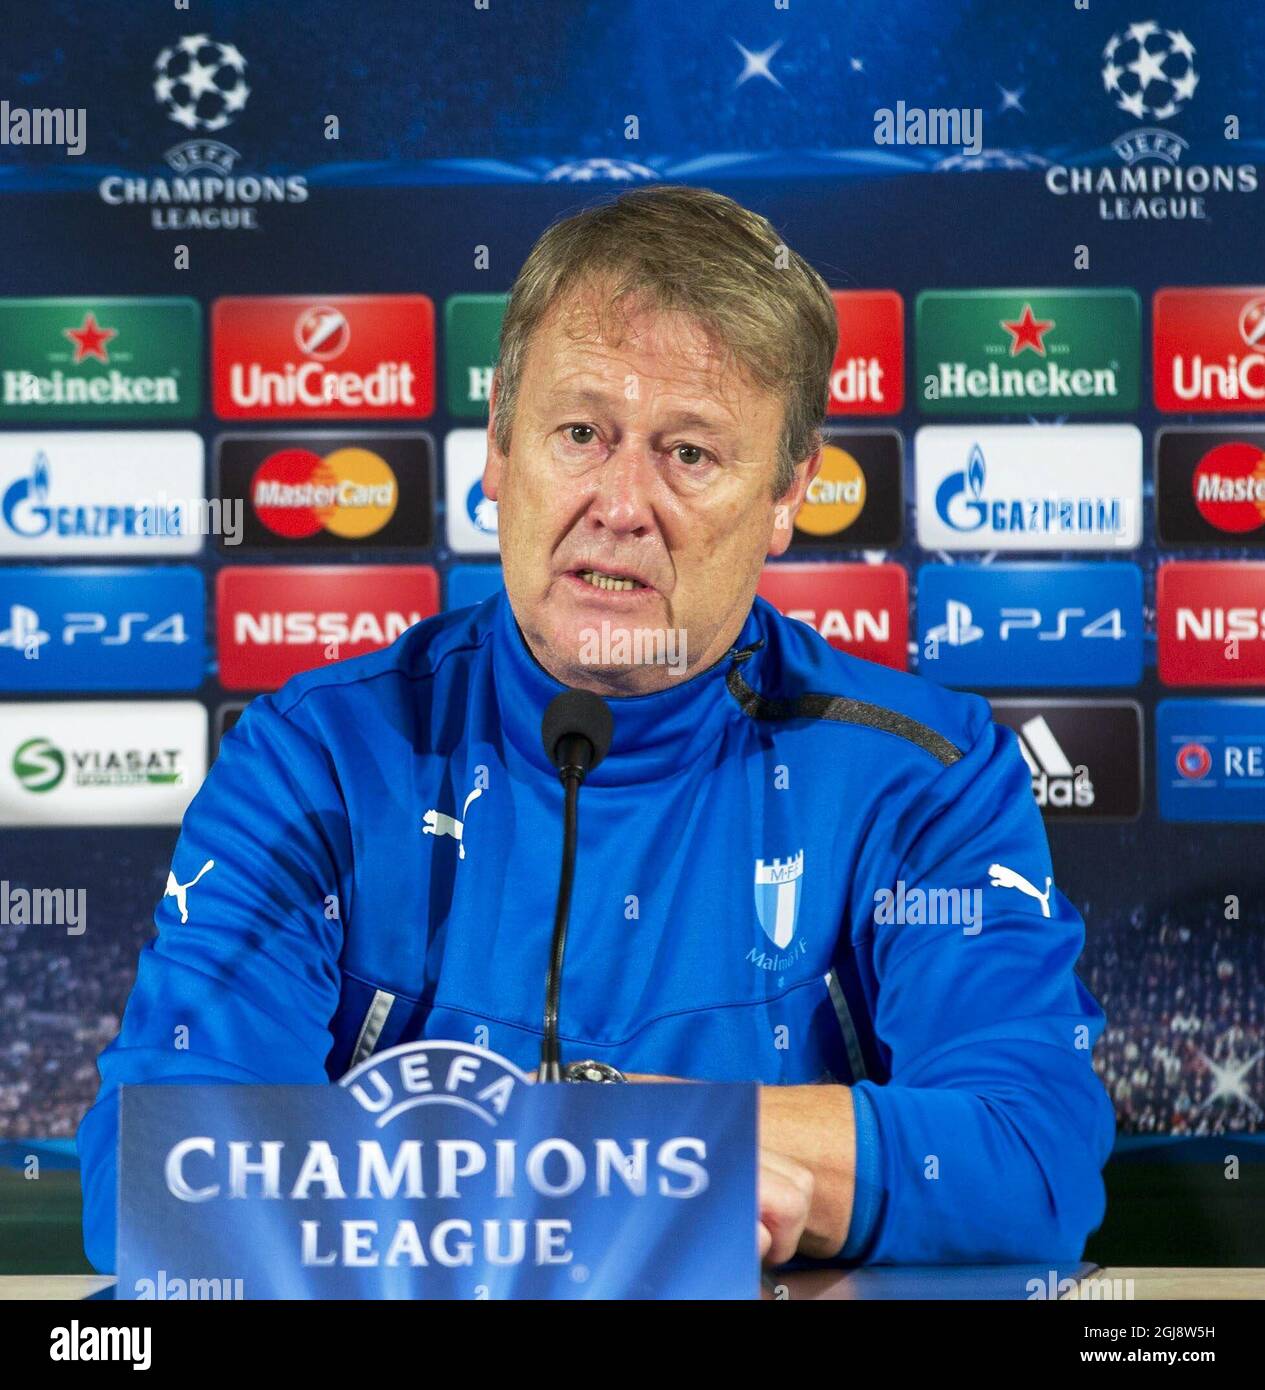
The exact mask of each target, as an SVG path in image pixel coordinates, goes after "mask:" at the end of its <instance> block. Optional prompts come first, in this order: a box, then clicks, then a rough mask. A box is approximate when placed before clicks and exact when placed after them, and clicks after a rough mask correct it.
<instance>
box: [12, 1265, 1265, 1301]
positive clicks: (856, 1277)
mask: <svg viewBox="0 0 1265 1390" xmlns="http://www.w3.org/2000/svg"><path fill="white" fill-rule="evenodd" d="M1078 1273H1079V1279H1078V1281H1077V1282H1076V1285H1075V1287H1074V1288H1073V1289H1071V1290H1070V1291H1069V1290H1067V1289H1064V1290H1063V1291H1062V1293H1061V1294H1059V1295H1058V1296H1060V1297H1062V1298H1065V1299H1077V1298H1095V1297H1102V1296H1103V1293H1104V1292H1105V1290H1104V1289H1103V1287H1102V1283H1101V1281H1103V1280H1109V1281H1111V1283H1110V1292H1111V1295H1112V1297H1113V1298H1116V1299H1122V1298H1123V1299H1129V1298H1133V1299H1136V1300H1139V1301H1141V1300H1147V1299H1171V1298H1194V1299H1199V1298H1208V1299H1265V1269H1126V1268H1123V1267H1119V1268H1117V1267H1113V1268H1111V1269H1098V1268H1097V1267H1096V1266H1094V1265H1088V1264H1086V1265H1081V1266H1080V1269H1079V1271H1078ZM1031 1277H1032V1268H1031V1267H1030V1266H1027V1265H1023V1266H1014V1267H1004V1266H995V1267H992V1268H976V1267H958V1266H947V1267H944V1268H939V1269H933V1268H927V1269H858V1270H831V1269H814V1270H801V1271H799V1272H798V1273H794V1274H783V1275H781V1276H777V1277H775V1282H777V1283H781V1284H784V1285H785V1286H786V1292H787V1295H788V1296H789V1297H790V1298H791V1299H810V1300H814V1301H816V1300H823V1299H838V1300H842V1301H845V1302H856V1301H867V1300H870V1299H887V1298H941V1299H943V1298H956V1299H961V1298H1011V1299H1013V1298H1027V1297H1029V1296H1030V1295H1029V1294H1028V1293H1027V1292H1025V1291H1024V1289H1025V1286H1026V1283H1027V1280H1028V1279H1029V1278H1031ZM1130 1280H1132V1281H1133V1287H1132V1290H1130V1288H1129V1283H1128V1281H1130ZM1117 1281H1118V1282H1117ZM1052 1282H1053V1283H1055V1284H1056V1285H1057V1283H1058V1281H1057V1279H1056V1280H1054V1281H1052ZM113 1283H114V1280H113V1279H112V1278H109V1277H107V1276H105V1275H101V1274H38V1275H25V1274H19V1275H9V1276H5V1277H0V1301H3V1300H6V1299H39V1300H49V1299H82V1298H88V1297H89V1296H90V1295H92V1294H94V1293H99V1292H100V1291H101V1290H102V1289H106V1288H109V1286H110V1285H111V1284H113ZM1096 1285H1097V1286H1098V1287H1097V1289H1096V1288H1095V1286H1096ZM1017 1289H1018V1290H1019V1291H1018V1292H1017V1291H1016V1290H1017Z"/></svg>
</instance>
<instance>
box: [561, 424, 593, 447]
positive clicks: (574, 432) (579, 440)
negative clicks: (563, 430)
mask: <svg viewBox="0 0 1265 1390" xmlns="http://www.w3.org/2000/svg"><path fill="white" fill-rule="evenodd" d="M567 435H568V437H569V438H570V440H571V443H572V444H592V442H593V440H594V439H595V438H596V436H597V431H596V430H595V429H594V428H593V426H592V425H568V426H567Z"/></svg>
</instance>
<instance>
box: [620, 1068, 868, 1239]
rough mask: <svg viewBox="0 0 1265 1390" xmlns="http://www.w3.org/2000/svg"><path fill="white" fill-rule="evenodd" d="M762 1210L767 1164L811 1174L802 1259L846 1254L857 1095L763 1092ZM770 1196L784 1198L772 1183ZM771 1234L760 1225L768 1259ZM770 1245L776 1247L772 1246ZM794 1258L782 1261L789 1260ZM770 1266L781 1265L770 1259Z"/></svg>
mask: <svg viewBox="0 0 1265 1390" xmlns="http://www.w3.org/2000/svg"><path fill="white" fill-rule="evenodd" d="M627 1075H628V1079H629V1081H684V1080H686V1079H687V1078H685V1077H680V1076H656V1075H652V1074H650V1073H647V1072H629V1073H628V1074H627ZM760 1145H761V1148H760V1164H761V1168H760V1207H761V1211H762V1212H763V1209H764V1190H765V1181H766V1180H765V1158H766V1156H772V1157H774V1158H776V1159H777V1160H778V1164H779V1172H780V1173H781V1176H783V1177H785V1176H786V1175H785V1172H784V1171H783V1170H782V1169H781V1165H787V1164H790V1165H792V1166H793V1167H794V1168H796V1169H799V1170H801V1171H807V1172H808V1174H809V1177H810V1178H811V1182H810V1184H809V1188H808V1202H809V1210H808V1215H807V1217H806V1218H805V1220H803V1221H801V1222H800V1223H799V1227H798V1230H797V1236H796V1244H797V1246H798V1250H799V1254H801V1255H807V1256H809V1257H810V1258H812V1259H816V1260H829V1259H833V1258H834V1256H836V1255H837V1254H838V1253H839V1251H840V1250H842V1249H843V1245H844V1242H845V1241H846V1239H847V1236H848V1224H849V1222H850V1220H851V1218H852V1193H853V1179H854V1177H855V1174H856V1125H855V1117H854V1115H853V1111H852V1093H851V1092H850V1091H849V1089H848V1088H847V1087H846V1086H838V1085H829V1086H761V1087H760ZM769 1191H770V1194H771V1196H773V1195H774V1194H775V1191H776V1192H779V1193H780V1192H781V1191H782V1189H781V1187H780V1185H779V1187H778V1188H777V1189H775V1188H774V1186H773V1185H772V1182H771V1180H770V1184H769ZM766 1235H767V1233H766V1231H765V1229H764V1224H763V1218H762V1219H761V1235H760V1242H761V1245H760V1249H761V1254H763V1253H764V1250H765V1243H766ZM769 1244H770V1245H773V1244H776V1241H774V1240H770V1242H769ZM794 1253H795V1250H794V1249H792V1251H791V1252H790V1254H787V1255H782V1256H781V1260H789V1259H790V1257H791V1255H793V1254H794ZM769 1262H770V1263H774V1264H776V1263H779V1262H780V1261H779V1260H778V1259H775V1258H773V1256H770V1260H769Z"/></svg>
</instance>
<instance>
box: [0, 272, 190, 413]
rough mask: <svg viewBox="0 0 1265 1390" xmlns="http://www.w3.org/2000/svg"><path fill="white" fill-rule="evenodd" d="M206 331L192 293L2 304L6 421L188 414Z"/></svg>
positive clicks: (1, 395) (0, 353)
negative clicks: (178, 296)
mask: <svg viewBox="0 0 1265 1390" xmlns="http://www.w3.org/2000/svg"><path fill="white" fill-rule="evenodd" d="M201 333H202V329H201V312H200V310H199V308H198V305H197V304H196V302H195V301H194V300H192V299H4V300H0V421H6V422H7V421H10V420H53V421H57V420H144V419H154V420H161V419H168V420H183V419H189V418H190V417H192V416H194V415H196V414H197V413H198V411H199V409H200V408H201V381H200V377H201V371H202V360H201Z"/></svg>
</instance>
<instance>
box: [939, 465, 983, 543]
mask: <svg viewBox="0 0 1265 1390" xmlns="http://www.w3.org/2000/svg"><path fill="white" fill-rule="evenodd" d="M983 491H984V454H983V451H982V450H981V449H980V446H979V445H978V444H974V445H972V446H971V455H970V458H969V459H968V460H967V464H966V467H965V468H964V469H963V470H962V472H960V473H950V474H949V476H948V477H947V478H946V479H945V480H944V482H942V483H941V484H940V486H939V488H938V489H937V490H936V513H937V514H938V516H939V517H940V520H941V521H943V522H944V524H945V525H946V526H952V527H953V529H954V530H955V531H978V530H979V528H980V527H981V526H983V525H984V523H985V522H986V521H987V520H988V504H987V503H986V502H984V501H983V500H982V499H981V494H982V493H983ZM967 492H969V497H968V498H967V499H966V501H965V502H964V503H963V505H962V507H961V511H962V512H963V513H964V515H960V516H959V515H955V514H954V509H953V503H954V502H955V501H956V500H957V499H958V498H960V497H961V496H962V494H963V493H967Z"/></svg>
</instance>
